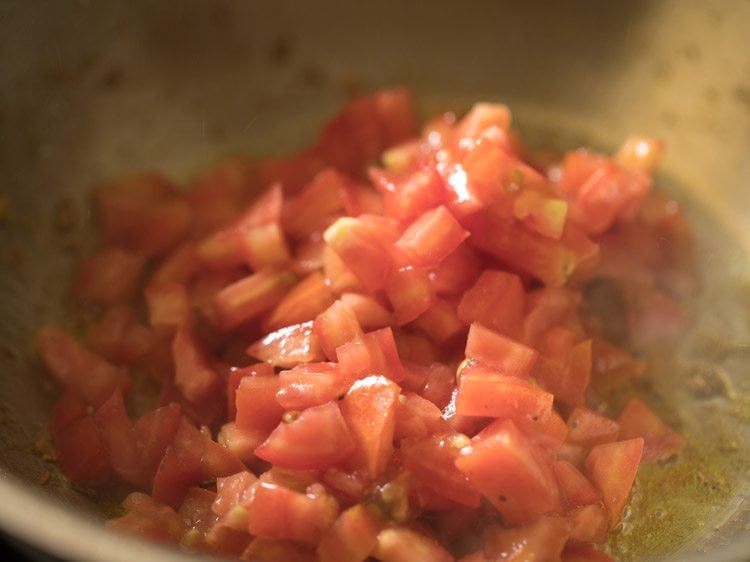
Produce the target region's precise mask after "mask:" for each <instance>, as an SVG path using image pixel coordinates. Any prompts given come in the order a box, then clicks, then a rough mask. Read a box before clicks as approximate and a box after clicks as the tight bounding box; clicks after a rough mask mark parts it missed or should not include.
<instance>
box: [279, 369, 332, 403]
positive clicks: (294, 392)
mask: <svg viewBox="0 0 750 562" xmlns="http://www.w3.org/2000/svg"><path fill="white" fill-rule="evenodd" d="M346 390H347V381H346V380H345V377H344V376H343V375H342V373H341V372H340V371H339V370H338V368H337V365H336V364H335V363H300V364H299V365H297V366H296V367H294V368H293V369H290V370H286V371H281V373H279V391H278V392H277V393H276V400H277V401H278V403H279V404H281V406H283V407H284V408H286V409H287V410H304V409H305V408H309V407H311V406H319V405H320V404H325V403H326V402H329V401H331V400H336V399H338V398H339V397H340V396H341V395H342V394H344V393H345V392H346Z"/></svg>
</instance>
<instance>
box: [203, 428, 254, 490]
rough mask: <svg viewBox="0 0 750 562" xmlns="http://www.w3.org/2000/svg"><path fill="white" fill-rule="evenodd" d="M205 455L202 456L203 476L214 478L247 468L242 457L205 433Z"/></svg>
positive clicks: (208, 478) (206, 478)
mask: <svg viewBox="0 0 750 562" xmlns="http://www.w3.org/2000/svg"><path fill="white" fill-rule="evenodd" d="M204 438H205V439H204V444H203V446H204V448H203V455H202V456H201V478H202V479H203V480H213V479H214V478H217V477H223V476H229V475H231V474H236V473H238V472H240V471H242V470H245V468H246V467H245V465H244V464H243V463H242V461H241V460H240V458H239V457H238V456H237V455H236V454H235V453H234V451H232V450H231V449H229V448H228V447H225V446H224V445H223V444H221V443H217V442H216V441H214V440H213V439H211V436H210V435H204Z"/></svg>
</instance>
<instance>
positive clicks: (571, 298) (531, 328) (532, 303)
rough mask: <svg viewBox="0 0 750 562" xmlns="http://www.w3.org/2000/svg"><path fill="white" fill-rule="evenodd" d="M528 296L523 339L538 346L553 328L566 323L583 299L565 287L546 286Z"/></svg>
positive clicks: (528, 343)
mask: <svg viewBox="0 0 750 562" xmlns="http://www.w3.org/2000/svg"><path fill="white" fill-rule="evenodd" d="M527 297H528V298H527V303H526V308H527V310H526V317H525V318H524V321H523V338H522V339H523V341H524V343H526V345H530V346H531V347H536V348H538V347H541V346H542V345H543V343H544V339H545V338H546V337H547V335H548V333H549V331H550V330H551V329H553V328H554V327H556V326H558V325H560V324H566V322H567V321H568V320H569V319H570V318H571V317H572V316H573V315H574V314H575V310H576V307H577V306H578V304H579V303H580V301H581V295H580V294H579V293H575V292H573V291H571V290H570V289H567V288H564V287H546V288H544V289H540V290H537V291H532V292H530V293H529V294H528V295H527Z"/></svg>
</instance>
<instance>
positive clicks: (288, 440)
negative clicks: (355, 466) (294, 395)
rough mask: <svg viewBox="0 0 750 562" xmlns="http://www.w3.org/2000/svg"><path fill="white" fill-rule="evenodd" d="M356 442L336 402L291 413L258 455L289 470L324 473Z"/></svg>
mask: <svg viewBox="0 0 750 562" xmlns="http://www.w3.org/2000/svg"><path fill="white" fill-rule="evenodd" d="M354 447H355V441H354V439H353V438H352V434H351V433H350V431H349V427H348V424H347V422H346V421H345V419H344V417H343V416H342V415H341V410H339V406H338V404H337V403H336V402H326V403H325V404H321V405H320V406H313V407H311V408H308V409H306V410H304V411H302V412H301V413H299V414H292V413H289V414H287V415H285V416H284V418H283V419H282V421H281V423H280V424H279V425H278V426H277V427H276V429H274V430H273V431H272V432H271V435H269V436H268V439H266V441H265V442H263V443H262V444H261V445H259V446H258V447H257V448H256V449H255V454H256V455H257V456H258V457H259V458H261V459H263V460H265V461H268V462H270V463H272V464H275V465H277V466H282V467H286V468H298V469H312V468H315V469H322V468H328V467H329V466H333V465H335V464H337V463H339V462H341V461H342V460H344V459H345V458H347V457H348V456H349V455H350V454H351V453H352V451H354Z"/></svg>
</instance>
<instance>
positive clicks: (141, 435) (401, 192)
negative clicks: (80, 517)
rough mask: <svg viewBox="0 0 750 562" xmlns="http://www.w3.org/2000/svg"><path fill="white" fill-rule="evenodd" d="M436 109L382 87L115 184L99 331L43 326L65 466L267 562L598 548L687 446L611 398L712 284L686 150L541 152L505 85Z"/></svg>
mask: <svg viewBox="0 0 750 562" xmlns="http://www.w3.org/2000/svg"><path fill="white" fill-rule="evenodd" d="M416 127H417V124H416V117H415V110H414V104H413V102H412V99H411V95H410V93H409V92H408V91H406V90H403V89H393V90H383V91H380V92H376V93H374V94H371V95H359V96H356V97H355V98H353V99H352V100H351V101H350V103H348V104H347V105H346V106H345V107H344V108H343V109H342V111H341V112H339V113H338V114H337V115H336V116H334V117H333V118H332V119H331V120H330V121H329V122H328V123H327V124H325V125H324V127H323V128H322V130H321V132H320V134H319V135H318V137H317V138H316V139H315V141H314V142H313V144H312V145H311V146H309V147H307V148H302V149H301V150H299V151H298V152H297V153H295V154H292V155H291V156H287V157H278V158H271V159H265V160H260V161H258V160H249V159H245V158H234V159H231V160H227V161H224V162H221V163H219V164H218V165H216V166H215V167H213V168H212V169H210V170H208V171H207V172H206V173H203V174H202V175H200V176H198V178H197V179H196V180H194V181H192V182H190V183H189V184H188V185H187V186H186V187H187V189H184V190H183V189H181V186H178V185H175V184H173V183H171V182H169V181H168V180H166V179H164V178H162V177H160V176H158V175H157V174H140V175H136V176H131V177H129V178H126V179H125V180H122V181H120V182H117V183H115V184H114V185H110V186H105V187H103V188H100V189H98V190H97V192H96V201H97V204H98V206H99V211H100V212H99V216H100V218H101V231H102V232H101V234H102V236H101V237H102V244H101V245H100V246H98V248H99V249H98V250H97V251H95V252H94V253H93V254H91V255H90V256H88V257H86V258H84V259H83V260H82V261H81V262H80V264H79V266H78V269H77V273H76V277H75V279H74V283H73V285H74V287H73V289H74V291H73V293H74V297H75V298H76V300H78V301H80V302H81V304H83V305H93V306H85V307H84V308H85V310H82V312H83V314H81V318H80V319H79V318H75V319H74V320H76V322H77V323H76V324H73V325H80V326H81V327H82V330H83V333H84V334H85V337H86V342H87V345H90V346H91V350H89V349H88V348H87V347H85V346H84V345H82V344H81V343H79V342H78V341H77V340H76V339H74V338H73V337H71V336H69V335H67V334H66V333H64V332H63V331H61V330H59V329H58V328H54V327H47V328H44V329H42V330H41V331H40V333H39V338H38V347H39V352H40V356H41V357H42V359H43V362H44V363H45V365H46V366H47V368H48V370H49V371H50V372H51V374H52V375H53V376H54V377H55V378H56V379H57V380H58V381H59V382H60V383H61V384H62V387H63V388H62V394H61V397H60V398H59V399H58V401H57V402H56V404H55V407H54V411H53V412H52V420H51V422H52V423H51V426H52V432H51V433H52V437H53V442H54V445H55V450H56V452H57V455H58V457H59V460H60V464H61V467H62V469H63V472H64V473H65V474H66V475H67V476H68V478H69V479H70V480H71V481H73V482H76V483H81V484H93V485H96V486H104V485H107V483H110V482H112V481H113V480H114V479H116V480H118V481H119V485H120V486H126V487H127V490H126V491H132V490H144V491H150V492H151V494H152V495H151V496H148V495H145V494H143V493H140V492H135V493H131V494H130V495H129V496H128V497H127V498H126V500H125V502H124V503H123V507H124V509H125V515H123V516H122V517H119V518H116V519H114V520H112V521H111V522H110V523H109V526H110V527H112V528H114V529H118V530H122V531H125V532H130V533H135V534H137V535H139V536H142V537H146V538H151V539H154V540H162V541H169V542H172V543H174V544H178V545H180V546H181V547H182V548H184V549H186V550H190V551H199V552H200V553H206V554H210V555H219V556H229V557H239V558H240V559H243V560H257V561H259V562H339V561H341V562H365V561H366V560H370V559H373V560H374V559H377V560H380V561H381V562H412V561H422V560H424V561H430V562H443V561H445V562H448V561H451V560H454V555H455V556H461V555H464V556H463V558H460V560H461V561H462V562H490V561H497V560H501V559H502V560H508V561H510V560H515V561H521V560H525V561H536V562H542V561H544V562H546V561H552V560H559V561H561V562H582V561H592V562H593V561H597V562H599V561H601V562H603V561H605V560H610V558H609V557H608V556H607V555H606V554H603V553H601V552H599V551H597V550H594V549H592V548H590V547H589V546H585V545H587V544H602V543H603V542H604V541H606V539H607V533H608V532H609V530H610V529H612V528H613V527H614V526H615V525H616V524H617V523H618V521H619V520H620V517H621V516H622V513H623V510H624V509H625V505H626V503H627V501H628V498H629V495H630V491H631V488H632V486H633V482H634V479H635V477H636V473H637V469H638V466H639V463H640V461H641V459H642V458H643V459H647V460H648V459H651V460H666V459H668V458H670V457H671V456H673V455H674V454H677V453H679V451H680V450H682V448H683V447H684V446H685V443H686V441H685V439H684V438H683V437H682V436H680V435H679V434H677V433H676V432H675V431H674V430H673V429H671V428H670V427H668V426H667V425H666V424H665V423H664V422H663V421H662V420H660V419H659V418H658V417H657V416H656V415H655V414H654V413H653V412H652V411H651V410H650V408H649V407H647V406H646V405H645V404H644V403H643V402H642V401H640V400H638V399H633V400H631V401H630V402H629V403H627V404H626V406H625V407H624V409H622V410H621V413H620V416H619V417H617V418H615V419H613V418H612V417H611V416H610V415H608V414H607V413H608V412H610V411H611V409H612V408H615V407H617V404H616V403H615V404H613V403H611V402H610V401H609V400H608V399H609V397H610V396H630V395H631V394H630V391H631V390H632V389H626V388H624V387H625V386H626V385H631V384H632V383H633V382H634V381H636V379H638V378H642V377H644V376H645V375H646V374H647V372H648V371H647V369H646V363H645V361H643V360H641V359H637V358H636V356H635V355H634V353H635V352H640V351H641V350H647V349H648V348H650V347H653V346H655V345H659V346H663V345H664V344H665V343H671V340H673V339H674V337H675V336H676V335H677V334H679V333H680V330H681V329H682V327H683V326H684V323H685V321H686V320H687V318H688V315H687V314H686V312H685V310H684V309H683V306H682V303H683V302H689V300H690V297H691V295H692V292H691V291H692V290H693V289H694V288H695V287H697V285H698V284H697V282H696V280H695V278H694V273H695V269H696V268H695V267H694V263H693V261H692V251H693V247H694V245H695V244H694V242H693V240H692V235H691V233H690V229H689V227H688V225H687V222H686V221H685V219H684V218H683V217H682V215H681V214H680V208H679V205H677V204H676V203H675V202H674V201H671V200H670V199H669V198H668V197H666V196H661V195H657V194H655V193H650V190H651V184H652V180H651V173H652V172H653V170H654V167H655V166H656V164H657V162H658V160H659V159H660V157H661V154H662V151H663V147H662V145H661V143H660V141H657V140H654V139H650V138H646V137H631V138H629V139H627V140H626V142H625V144H624V145H623V146H622V148H621V149H620V150H619V152H618V153H617V154H616V155H615V156H614V157H608V156H605V155H602V154H597V153H594V152H588V151H585V150H578V151H572V152H568V153H566V154H564V155H561V156H559V157H557V156H555V155H552V154H544V155H541V156H539V157H538V158H535V159H531V158H530V157H529V156H528V154H527V152H526V150H525V148H524V146H523V144H522V142H521V140H520V136H519V135H518V133H517V131H515V130H514V129H512V128H511V116H510V111H509V109H508V108H507V107H506V106H505V105H502V104H492V103H480V104H476V105H475V106H474V107H473V108H472V109H471V110H470V111H469V112H468V113H467V114H466V115H465V116H463V117H462V118H458V117H456V115H454V114H452V113H444V114H443V115H441V116H438V117H436V118H434V119H432V120H430V121H428V122H427V123H426V125H425V126H424V128H423V129H422V132H421V134H417V130H416ZM263 188H265V189H263ZM256 194H257V196H256ZM79 308H81V307H79ZM144 322H146V323H145V324H144ZM248 356H250V357H252V358H253V359H252V360H250V359H249V358H248ZM256 360H257V361H258V362H256V363H254V362H253V361H256ZM131 371H132V374H133V375H137V374H139V373H140V372H142V371H144V372H145V373H147V374H148V375H150V376H151V379H152V380H149V381H147V382H148V384H149V385H156V386H159V387H160V389H157V394H156V396H158V399H157V400H151V399H150V398H148V397H145V396H141V392H140V391H141V389H142V388H143V387H142V385H141V384H139V385H138V391H139V392H138V393H136V394H135V395H130V396H128V395H127V391H128V387H129V386H130V374H131ZM134 380H140V377H137V378H136V377H135V376H134ZM654 388H657V386H654ZM613 391H617V394H616V395H615V394H613ZM150 403H151V404H155V406H154V407H153V408H152V409H151V410H150V411H149V410H147V409H146V410H144V409H143V408H148V404H150ZM126 406H127V407H126ZM130 408H138V409H139V411H140V413H141V414H142V415H141V417H139V418H138V419H136V420H134V421H133V420H131V418H130V416H129V415H128V409H130ZM216 430H218V433H214V432H215V431H216ZM118 493H119V491H118ZM175 510H178V511H175ZM467 553H468V554H467Z"/></svg>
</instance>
